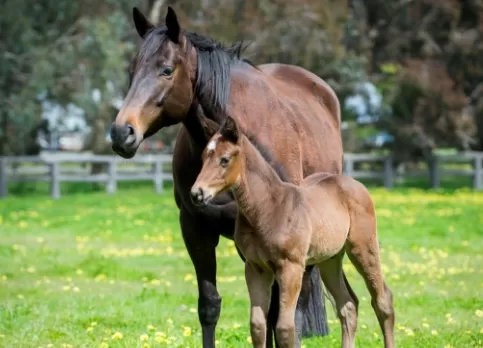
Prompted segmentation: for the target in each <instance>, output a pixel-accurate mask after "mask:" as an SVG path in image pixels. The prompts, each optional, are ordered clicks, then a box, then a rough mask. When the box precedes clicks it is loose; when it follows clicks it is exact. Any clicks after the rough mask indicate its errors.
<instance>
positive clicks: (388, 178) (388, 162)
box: [384, 155, 393, 190]
mask: <svg viewBox="0 0 483 348" xmlns="http://www.w3.org/2000/svg"><path fill="white" fill-rule="evenodd" d="M392 183H393V172H392V156H391V155H389V156H387V157H386V159H385V160H384V186H385V187H386V189H388V190H390V189H392Z"/></svg>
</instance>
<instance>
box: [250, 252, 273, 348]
mask: <svg viewBox="0 0 483 348" xmlns="http://www.w3.org/2000/svg"><path fill="white" fill-rule="evenodd" d="M245 279H246V282H247V287H248V295H249V296H250V335H251V337H252V342H253V347H255V348H265V345H266V338H267V314H268V308H269V307H270V297H271V295H272V294H271V292H272V284H273V279H274V276H273V273H272V272H271V271H269V270H266V269H262V268H260V267H259V266H257V265H256V264H254V263H251V262H249V261H247V262H246V263H245Z"/></svg>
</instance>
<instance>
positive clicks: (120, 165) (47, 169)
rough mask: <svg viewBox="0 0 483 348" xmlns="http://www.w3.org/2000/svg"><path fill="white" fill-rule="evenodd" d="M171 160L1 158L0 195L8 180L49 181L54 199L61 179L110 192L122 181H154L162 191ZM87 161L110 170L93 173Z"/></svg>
mask: <svg viewBox="0 0 483 348" xmlns="http://www.w3.org/2000/svg"><path fill="white" fill-rule="evenodd" d="M171 160H172V156H171V155H138V156H135V157H134V158H132V159H129V160H125V159H123V158H121V157H119V156H107V155H105V156H102V155H90V154H88V155H79V154H76V155H72V154H69V155H68V156H65V155H62V154H60V155H50V156H49V155H44V156H22V157H0V197H5V196H7V193H8V182H28V181H44V182H49V183H50V193H51V196H52V198H54V199H57V198H60V195H61V192H60V183H62V182H96V183H104V184H105V185H106V191H107V193H115V192H116V190H117V183H118V182H119V181H152V182H153V185H154V190H155V191H156V192H158V193H161V192H162V191H163V186H164V181H171V180H172V179H173V177H172V174H171V171H169V172H168V171H166V170H164V168H163V167H167V166H166V165H168V167H169V166H170V165H171ZM69 164H71V165H72V164H76V166H74V167H68V165H69ZM88 164H104V165H105V166H106V167H107V171H106V172H101V173H98V174H92V173H91V170H90V168H89V166H88ZM83 167H84V168H83Z"/></svg>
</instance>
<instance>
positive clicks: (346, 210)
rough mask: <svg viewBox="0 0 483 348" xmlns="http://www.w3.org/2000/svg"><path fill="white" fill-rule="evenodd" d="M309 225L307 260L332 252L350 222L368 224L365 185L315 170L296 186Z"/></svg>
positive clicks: (369, 209) (311, 261)
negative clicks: (299, 192) (301, 197)
mask: <svg viewBox="0 0 483 348" xmlns="http://www.w3.org/2000/svg"><path fill="white" fill-rule="evenodd" d="M300 189H301V190H302V192H303V196H304V201H305V204H306V205H305V207H306V210H307V212H308V216H309V219H310V221H311V224H312V228H311V231H310V247H309V251H308V255H307V263H308V264H315V263H318V262H321V261H323V260H325V259H327V258H330V257H332V256H334V255H336V254H337V253H338V252H339V251H340V250H341V249H342V248H343V247H344V244H345V242H346V240H347V238H348V235H349V233H350V230H351V227H353V225H354V224H360V223H361V222H362V223H365V222H368V223H372V221H373V219H374V216H375V213H374V205H373V202H372V199H371V197H370V194H369V192H368V191H367V189H366V187H365V186H364V185H363V184H361V183H360V182H359V181H357V180H355V179H353V178H351V177H349V176H345V175H339V174H330V173H316V174H313V175H310V176H308V177H307V178H305V179H304V180H303V182H302V183H301V185H300Z"/></svg>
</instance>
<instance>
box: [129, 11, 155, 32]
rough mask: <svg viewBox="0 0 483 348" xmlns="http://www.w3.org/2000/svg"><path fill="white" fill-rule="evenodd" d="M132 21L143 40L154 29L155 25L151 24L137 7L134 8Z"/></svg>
mask: <svg viewBox="0 0 483 348" xmlns="http://www.w3.org/2000/svg"><path fill="white" fill-rule="evenodd" d="M132 19H133V21H134V26H135V27H136V30H137V32H138V34H139V36H141V38H143V39H144V36H145V35H146V33H147V32H148V31H150V30H151V29H153V28H154V25H153V23H151V22H150V21H149V19H147V18H146V16H144V15H143V14H142V13H141V11H139V10H138V8H137V7H133V8H132Z"/></svg>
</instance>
